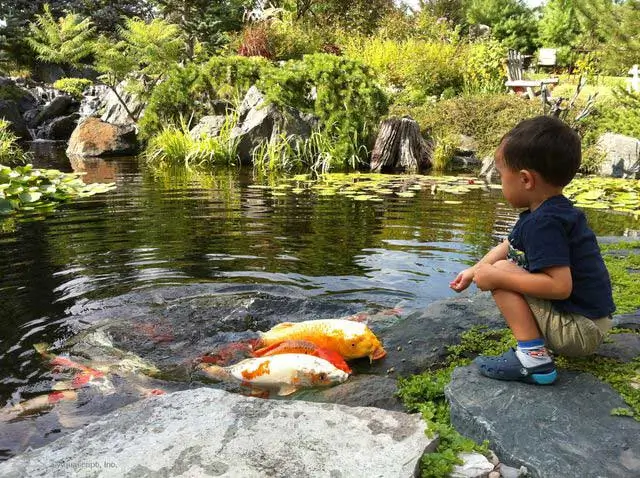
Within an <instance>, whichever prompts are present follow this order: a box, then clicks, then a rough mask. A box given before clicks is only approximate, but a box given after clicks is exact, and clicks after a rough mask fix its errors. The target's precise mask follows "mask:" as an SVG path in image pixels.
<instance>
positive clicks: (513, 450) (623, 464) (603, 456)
mask: <svg viewBox="0 0 640 478" xmlns="http://www.w3.org/2000/svg"><path fill="white" fill-rule="evenodd" d="M445 393H446V396H447V398H448V400H449V401H450V403H451V422H452V424H453V425H454V426H455V428H456V430H458V431H459V432H460V433H462V434H463V435H466V436H468V437H470V438H472V439H474V440H476V441H477V442H482V441H483V440H485V439H486V440H489V447H490V448H491V449H492V450H493V451H495V453H496V454H497V455H498V456H499V457H500V459H501V461H502V462H503V463H506V464H508V465H511V466H516V467H519V466H521V465H524V466H526V467H527V469H528V470H529V473H530V474H531V476H533V477H540V478H546V477H548V478H558V477H580V478H591V477H592V478H596V477H616V478H626V477H629V478H631V477H634V478H636V477H638V476H640V423H639V422H637V421H635V420H634V419H633V418H629V417H619V416H612V415H611V410H612V409H614V408H617V407H624V406H625V404H624V402H623V401H622V399H621V398H620V396H619V395H618V393H617V392H616V391H615V390H613V389H612V388H611V387H609V385H606V384H604V383H602V382H600V381H599V380H597V379H596V378H595V377H593V376H592V375H590V374H586V373H573V372H567V371H563V370H561V371H559V377H558V381H557V382H556V383H555V384H554V385H553V386H549V387H539V386H534V385H528V384H524V383H519V382H502V381H498V380H491V379H488V378H485V377H483V376H481V375H480V374H479V373H478V371H477V370H476V368H475V366H473V365H471V366H468V367H462V368H457V369H456V370H455V371H454V373H453V376H452V380H451V383H450V384H449V385H448V386H447V388H446V390H445Z"/></svg>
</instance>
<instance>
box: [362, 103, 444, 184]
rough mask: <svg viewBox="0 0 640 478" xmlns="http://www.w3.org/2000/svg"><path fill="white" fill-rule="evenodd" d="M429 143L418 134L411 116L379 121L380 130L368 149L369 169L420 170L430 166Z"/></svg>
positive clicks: (375, 170) (384, 170) (416, 126)
mask: <svg viewBox="0 0 640 478" xmlns="http://www.w3.org/2000/svg"><path fill="white" fill-rule="evenodd" d="M432 153H433V145H432V143H430V142H427V141H426V140H425V139H424V138H423V137H422V135H421V134H420V126H418V123H416V121H415V120H414V119H413V118H410V117H408V116H405V117H402V118H389V119H386V120H384V121H383V122H382V123H381V124H380V132H379V133H378V137H377V138H376V144H375V146H374V147H373V152H372V153H371V171H373V172H386V171H396V170H404V171H413V172H415V171H420V170H425V169H428V168H430V167H431V155H432Z"/></svg>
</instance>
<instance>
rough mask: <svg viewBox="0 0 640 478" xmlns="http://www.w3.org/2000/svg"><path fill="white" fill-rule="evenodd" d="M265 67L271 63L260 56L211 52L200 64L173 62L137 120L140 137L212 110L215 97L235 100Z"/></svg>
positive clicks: (145, 136)
mask: <svg viewBox="0 0 640 478" xmlns="http://www.w3.org/2000/svg"><path fill="white" fill-rule="evenodd" d="M268 68H271V64H270V63H269V62H268V61H266V60H264V59H261V58H246V57H241V56H232V57H221V56H214V57H212V58H211V60H209V62H207V63H206V64H204V65H198V64H196V63H188V64H186V65H185V66H180V65H177V66H176V67H174V68H172V69H171V70H170V71H169V73H168V74H167V77H166V78H165V80H164V81H163V82H162V83H160V84H159V85H158V86H156V87H155V89H154V90H153V92H152V93H151V96H150V98H149V101H148V104H147V108H146V110H145V114H144V116H143V117H142V118H141V119H140V123H139V125H140V135H141V137H142V138H143V139H148V138H150V137H151V136H153V135H154V134H156V133H158V132H159V131H161V130H162V128H163V126H167V125H174V126H177V125H180V122H181V121H183V120H184V119H188V120H187V123H188V124H189V125H191V124H192V123H193V122H194V121H196V122H197V121H198V120H199V119H200V118H201V117H202V116H205V115H208V114H212V113H213V107H214V102H215V101H216V100H218V99H224V100H231V101H232V102H235V103H238V102H239V101H240V99H241V98H243V97H244V95H245V94H246V92H247V90H248V89H249V88H250V87H251V85H253V84H254V83H255V82H256V81H258V79H259V78H260V76H261V75H262V74H263V72H264V71H266V70H267V69H268Z"/></svg>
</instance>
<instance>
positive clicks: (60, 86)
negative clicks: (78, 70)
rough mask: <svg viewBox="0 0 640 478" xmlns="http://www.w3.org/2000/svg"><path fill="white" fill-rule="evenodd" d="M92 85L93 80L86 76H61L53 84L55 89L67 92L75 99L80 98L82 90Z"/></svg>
mask: <svg viewBox="0 0 640 478" xmlns="http://www.w3.org/2000/svg"><path fill="white" fill-rule="evenodd" d="M91 85H93V81H91V80H88V79H86V78H62V79H60V80H58V81H56V82H55V83H54V84H53V87H54V88H55V89H57V90H60V91H64V92H65V93H69V94H70V95H71V96H73V97H74V98H76V99H81V98H82V93H84V90H86V89H87V88H89V87H90V86H91Z"/></svg>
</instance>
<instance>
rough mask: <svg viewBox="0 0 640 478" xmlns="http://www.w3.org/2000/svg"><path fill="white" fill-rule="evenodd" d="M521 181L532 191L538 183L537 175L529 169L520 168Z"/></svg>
mask: <svg viewBox="0 0 640 478" xmlns="http://www.w3.org/2000/svg"><path fill="white" fill-rule="evenodd" d="M520 182H521V183H522V185H523V186H524V188H525V189H526V190H527V191H530V190H531V189H533V188H534V186H535V185H536V176H535V174H533V172H531V171H529V170H528V169H521V170H520Z"/></svg>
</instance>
